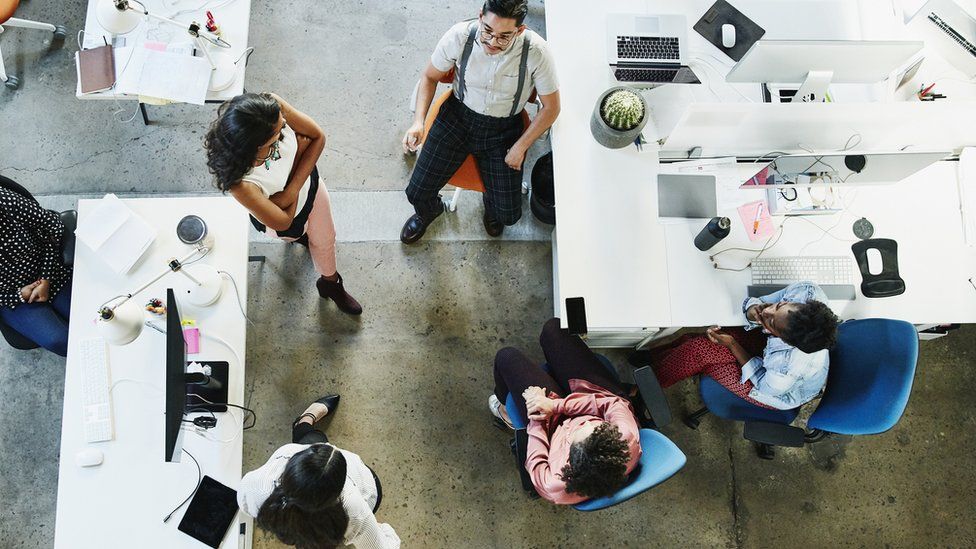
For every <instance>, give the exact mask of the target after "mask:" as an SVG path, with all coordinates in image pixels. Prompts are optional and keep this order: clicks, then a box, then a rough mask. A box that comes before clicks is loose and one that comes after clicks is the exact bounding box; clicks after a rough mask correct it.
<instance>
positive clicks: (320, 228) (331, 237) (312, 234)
mask: <svg viewBox="0 0 976 549" xmlns="http://www.w3.org/2000/svg"><path fill="white" fill-rule="evenodd" d="M312 200H313V202H312V211H311V212H309V214H308V221H306V222H305V234H306V235H308V250H309V252H310V253H311V254H312V264H313V265H315V270H316V271H317V272H318V273H319V274H320V275H322V276H332V275H334V274H336V230H335V222H334V221H333V219H332V202H331V201H330V200H329V191H328V189H326V188H325V185H324V184H323V183H322V181H321V180H320V181H319V187H318V191H316V193H315V197H313V198H312ZM274 235H275V236H277V237H278V238H280V239H282V240H285V241H288V242H292V241H294V240H295V239H294V238H289V237H287V236H281V235H279V234H278V233H277V232H274Z"/></svg>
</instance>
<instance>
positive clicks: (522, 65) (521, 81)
mask: <svg viewBox="0 0 976 549" xmlns="http://www.w3.org/2000/svg"><path fill="white" fill-rule="evenodd" d="M477 32H478V24H477V23H473V24H472V25H471V27H470V30H468V39H467V41H465V42H464V50H462V51H461V59H460V61H459V62H458V71H457V77H456V78H455V80H456V81H457V85H456V86H454V89H455V95H456V96H457V98H458V100H459V101H461V102H464V92H465V88H466V86H465V83H464V72H465V69H467V67H468V59H469V58H470V57H471V50H472V49H473V48H474V37H475V33H477ZM528 67H529V36H528V35H525V39H524V40H523V41H522V56H521V58H520V59H519V75H518V88H517V89H516V90H515V99H514V101H512V112H511V113H510V114H509V116H515V115H516V114H518V111H519V103H520V102H521V99H522V92H523V91H525V74H526V73H527V72H528Z"/></svg>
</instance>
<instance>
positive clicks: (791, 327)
mask: <svg viewBox="0 0 976 549" xmlns="http://www.w3.org/2000/svg"><path fill="white" fill-rule="evenodd" d="M838 322H839V320H838V319H837V315H835V314H834V312H833V311H831V310H830V307H827V305H825V304H823V303H821V302H819V301H808V302H806V303H799V304H798V307H797V308H796V309H795V310H793V311H790V314H789V315H788V316H787V317H786V329H784V330H783V332H782V333H781V334H780V339H782V340H783V341H785V342H786V343H789V344H790V345H792V346H794V347H796V348H797V349H799V350H801V351H803V352H804V353H815V352H817V351H820V350H822V349H830V348H832V347H833V346H834V344H835V343H836V342H837V324H838Z"/></svg>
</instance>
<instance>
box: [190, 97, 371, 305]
mask: <svg viewBox="0 0 976 549" xmlns="http://www.w3.org/2000/svg"><path fill="white" fill-rule="evenodd" d="M204 145H205V146H206V149H207V166H208V167H209V168H210V173H212V174H213V175H214V178H215V181H216V185H217V188H219V189H220V190H222V191H225V192H230V194H231V195H232V196H233V197H234V198H235V199H237V201H238V202H240V203H241V204H242V205H243V206H244V207H245V208H247V209H248V211H250V212H251V222H252V223H253V224H254V226H255V227H256V228H257V229H258V230H259V231H262V232H263V231H265V230H267V229H270V230H271V232H272V233H273V234H274V235H275V236H278V237H279V238H282V239H283V240H286V241H289V242H298V243H300V244H302V245H305V246H308V248H309V251H310V252H311V255H312V263H314V264H315V269H316V271H318V273H319V275H320V276H319V279H318V280H317V281H316V284H315V285H316V287H317V288H318V291H319V295H320V296H322V297H323V298H326V299H331V300H332V301H334V302H335V304H336V305H337V306H338V307H339V309H340V310H341V311H343V312H345V313H348V314H353V315H358V314H361V313H362V312H363V308H362V306H360V304H359V302H357V301H356V300H355V299H354V298H353V297H352V296H351V295H349V294H348V293H347V292H346V290H345V287H344V286H343V282H342V277H341V276H339V273H338V271H337V270H336V247H335V241H336V233H335V224H334V223H333V220H332V206H331V205H330V202H329V192H328V191H327V190H326V188H325V185H323V184H321V182H320V181H319V176H318V170H316V168H315V163H316V162H317V161H318V159H319V156H321V154H322V151H323V150H324V149H325V134H324V133H323V132H322V128H320V127H319V125H318V124H316V123H315V121H314V120H312V119H311V118H310V117H309V116H308V115H307V114H305V113H303V112H301V111H299V110H296V109H295V108H294V107H292V106H291V105H289V104H288V103H287V102H286V101H285V100H283V99H282V98H280V97H278V96H277V95H274V94H271V93H260V94H258V93H245V94H243V95H238V96H237V97H235V98H233V99H231V100H229V101H227V102H225V103H224V104H223V105H221V106H220V108H219V109H218V110H217V120H215V121H214V122H213V123H212V124H211V125H210V129H209V131H207V135H206V138H205V140H204Z"/></svg>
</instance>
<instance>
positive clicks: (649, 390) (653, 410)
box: [634, 366, 671, 429]
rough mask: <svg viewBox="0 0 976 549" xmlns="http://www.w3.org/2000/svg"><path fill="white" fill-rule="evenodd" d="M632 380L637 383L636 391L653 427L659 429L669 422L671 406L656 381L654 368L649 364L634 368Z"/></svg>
mask: <svg viewBox="0 0 976 549" xmlns="http://www.w3.org/2000/svg"><path fill="white" fill-rule="evenodd" d="M634 382H635V383H636V384H637V392H638V394H639V395H640V397H641V400H642V401H643V402H644V408H645V409H646V410H647V413H648V414H650V416H651V421H652V422H654V428H655V429H660V428H661V427H666V426H668V425H669V424H670V423H671V406H669V405H668V398H667V397H666V396H664V389H662V388H661V384H660V383H658V381H657V376H655V375H654V370H652V369H651V367H650V366H644V367H642V368H638V369H636V370H634Z"/></svg>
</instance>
